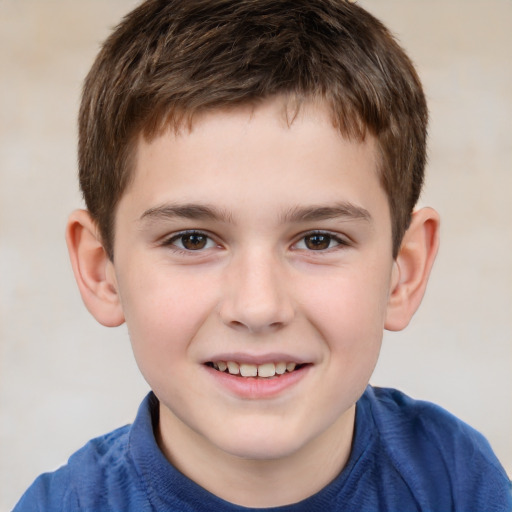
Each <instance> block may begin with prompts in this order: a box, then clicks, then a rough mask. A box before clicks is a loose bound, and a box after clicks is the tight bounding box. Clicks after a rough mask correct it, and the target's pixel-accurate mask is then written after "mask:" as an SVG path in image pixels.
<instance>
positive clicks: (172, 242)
mask: <svg viewBox="0 0 512 512" xmlns="http://www.w3.org/2000/svg"><path fill="white" fill-rule="evenodd" d="M187 236H188V237H193V236H196V237H198V238H201V237H204V238H205V240H206V241H205V246H204V247H200V248H199V249H196V250H194V249H187V248H186V247H180V246H178V245H177V244H176V242H177V241H179V240H181V241H182V242H181V243H182V245H183V238H184V237H187ZM314 236H318V237H325V238H326V239H327V243H328V247H326V248H321V249H311V248H308V247H307V246H306V247H297V245H298V244H299V243H301V242H304V241H305V240H306V239H307V238H308V237H314ZM333 241H334V242H336V245H335V246H334V247H329V246H330V245H331V242H333ZM162 245H163V246H164V247H169V248H171V249H172V250H173V251H176V252H179V253H182V254H191V253H202V252H203V251H205V250H206V249H211V248H213V247H214V246H217V247H218V246H219V245H218V244H217V243H216V242H215V241H214V239H213V237H212V236H210V235H209V234H208V233H205V232H204V231H198V230H193V229H192V230H186V231H181V232H179V233H176V234H174V235H172V236H171V237H169V238H167V239H165V240H164V241H163V242H162ZM304 245H305V242H304ZM348 246H350V243H349V242H348V241H347V240H346V239H344V238H341V237H340V236H339V235H336V234H334V233H331V232H329V231H320V230H314V231H309V232H307V233H304V234H302V235H301V237H300V238H299V240H298V241H297V242H295V243H294V244H293V246H292V248H293V250H300V251H307V252H311V253H318V254H322V253H324V254H325V253H327V252H331V251H333V250H336V249H339V248H343V247H348Z"/></svg>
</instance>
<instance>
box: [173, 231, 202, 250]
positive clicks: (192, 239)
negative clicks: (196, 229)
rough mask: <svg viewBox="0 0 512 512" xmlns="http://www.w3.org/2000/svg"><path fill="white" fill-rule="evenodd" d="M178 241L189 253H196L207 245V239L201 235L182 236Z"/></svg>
mask: <svg viewBox="0 0 512 512" xmlns="http://www.w3.org/2000/svg"><path fill="white" fill-rule="evenodd" d="M179 240H181V244H182V245H183V247H184V248H185V249H187V250H189V251H198V250H200V249H204V248H205V247H206V245H207V243H208V237H207V236H206V235H202V234H201V233H191V234H190V235H182V236H181V237H180V238H179Z"/></svg>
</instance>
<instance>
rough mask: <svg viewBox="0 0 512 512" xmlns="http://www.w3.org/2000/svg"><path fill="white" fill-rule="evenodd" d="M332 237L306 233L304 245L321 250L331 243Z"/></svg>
mask: <svg viewBox="0 0 512 512" xmlns="http://www.w3.org/2000/svg"><path fill="white" fill-rule="evenodd" d="M331 240H332V237H331V236H329V235H322V234H316V235H308V236H305V237H304V244H305V246H306V247H307V248H308V249H310V250H312V251H321V250H324V249H328V248H329V246H330V245H331Z"/></svg>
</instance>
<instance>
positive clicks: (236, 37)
mask: <svg viewBox="0 0 512 512" xmlns="http://www.w3.org/2000/svg"><path fill="white" fill-rule="evenodd" d="M426 124H427V109H426V104H425V99H424V95H423V92H422V89H421V85H420V82H419V80H418V78H417V76H416V73H415V71H414V69H413V67H412V65H411V63H410V61H409V60H408V58H407V57H406V56H405V54H404V53H403V51H402V50H401V49H400V48H399V47H398V46H397V44H396V43H395V42H394V40H393V39H392V38H391V37H390V35H389V33H388V32H387V30H386V29H385V28H384V27H383V26H382V25H381V24H380V23H379V22H378V21H377V20H375V19H374V18H373V17H372V16H371V15H369V14H368V13H366V12H365V11H364V10H362V9H361V8H359V7H358V6H357V5H352V4H351V3H348V2H345V1H343V0H307V1H306V0H303V1H301V0H294V1H293V2H285V1H283V2H276V1H275V0H272V1H270V0H247V1H240V0H229V1H228V0H219V1H211V0H202V1H199V0H175V1H156V0H150V1H147V2H145V3H144V4H142V5H141V6H140V7H139V8H137V9H136V10H135V11H133V12H132V13H131V14H129V15H128V16H127V17H126V18H125V20H124V21H123V22H122V24H121V25H120V26H119V27H118V28H117V29H116V31H115V32H114V34H113V35H112V36H111V37H110V38H109V39H108V40H107V42H106V43H105V45H104V47H103V49H102V51H101V52H100V55H99V56H98V59H97V60H96V62H95V64H94V66H93V68H92V69H91V71H90V73H89V75H88V77H87V80H86V83H85V87H84V95H83V101H82V107H81V111H80V144H79V164H80V183H81V187H82V191H83V193H84V197H85V200H86V204H87V208H88V210H87V211H78V212H75V213H74V214H72V216H71V217H70V220H69V223H68V228H67V242H68V247H69V251H70V257H71V261H72V264H73V269H74V271H75V276H76V279H77V283H78V286H79V288H80V291H81V294H82V297H83V300H84V302H85V304H86V306H87V308H88V309H89V311H90V312H91V313H92V314H93V315H94V317H95V318H96V319H97V320H98V321H99V322H100V323H102V324H104V325H107V326H116V325H120V324H121V323H123V322H125V321H126V323H127V326H128V329H129V332H130V338H131V341H132V345H133V349H134V353H135V357H136V360H137V362H138V365H139V367H140V369H141V371H142V373H143V375H144V377H145V378H146V380H147V381H148V383H149V384H150V386H151V388H152V390H153V392H152V393H151V394H150V395H149V396H148V397H147V398H146V400H145V401H144V402H143V404H142V405H141V407H140V410H139V413H138V415H137V418H136V420H135V422H134V424H133V425H132V426H130V427H124V428H122V429H119V430H117V431H115V432H113V433H111V434H108V435H106V436H104V437H102V438H99V439H96V440H93V441H91V442H90V443H89V444H88V445H86V446H85V447H84V448H83V449H82V450H80V451H79V452H77V453H76V454H75V455H73V456H72V457H71V459H70V461H69V463H68V465H67V466H65V467H63V468H61V469H60V470H58V471H57V472H55V473H53V474H48V475H43V476H42V477H40V478H39V479H38V480H36V482H35V483H34V484H33V486H32V487H31V488H30V489H29V490H28V491H27V493H26V494H25V495H24V497H23V498H22V500H21V501H20V503H19V504H18V506H17V508H16V510H34V509H36V510H37V509H40V510H94V511H101V510H123V511H124V510H134V511H135V510H137V511H141V510H176V511H178V510H179V511H187V510H199V511H201V510H205V511H206V510H220V511H222V510H230V511H234V510H245V509H246V508H247V507H249V508H251V509H258V508H263V509H268V510H273V509H277V508H279V510H289V511H315V510H319V511H320V510H322V511H325V510H436V511H437V510H510V508H511V498H510V490H509V482H508V479H507V477H506V475H505V473H504V471H503V469H502V468H501V466H500V465H499V463H498V461H497V460H496V458H495V457H494V455H493V454H492V451H491V450H490V448H489V446H488V445H487V443H486V442H485V440H484V439H483V438H482V437H481V436H480V435H479V434H477V433H475V432H474V431H473V430H472V429H470V428H469V427H467V426H466V425H464V424H462V423H461V422H460V421H458V420H456V419H455V418H453V417H452V416H450V415H449V414H448V413H446V412H444V411H442V410H441V409H439V408H437V407H436V406H433V405H431V404H426V403H422V402H415V401H413V400H411V399H410V398H408V397H406V396H404V395H403V394H401V393H399V392H398V391H394V390H385V389H373V388H371V387H367V384H368V381H369V378H370V375H371V373H372V371H373V368H374V366H375V363H376V360H377V357H378V352H379V349H380V343H381V338H382V332H383V329H384V328H386V329H391V330H399V329H403V328H404V327H405V326H406V325H407V323H408V322H409V320H410V318H411V317H412V315H413V314H414V312H415V311H416V309H417V307H418V306H419V303H420V301H421V299H422V296H423V293H424V290H425V287H426V283H427V279H428V275H429V272H430V269H431V267H432V264H433V261H434V258H435V254H436V251H437V245H438V226H439V219H438V215H437V214H436V212H434V211H433V210H431V209H428V208H426V209H422V210H418V211H415V212H414V213H413V208H414V206H415V204H416V201H417V199H418V196H419V193H420V190H421V185H422V181H423V170H424V165H425V138H426Z"/></svg>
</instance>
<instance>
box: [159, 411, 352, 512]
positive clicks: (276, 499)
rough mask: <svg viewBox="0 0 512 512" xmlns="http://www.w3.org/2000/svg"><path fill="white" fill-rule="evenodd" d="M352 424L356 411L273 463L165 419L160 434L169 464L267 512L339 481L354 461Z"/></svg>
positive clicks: (235, 500)
mask: <svg viewBox="0 0 512 512" xmlns="http://www.w3.org/2000/svg"><path fill="white" fill-rule="evenodd" d="M160 409H161V414H162V412H163V411H162V407H160ZM354 419H355V405H354V406H352V407H351V408H350V409H349V410H348V411H347V412H346V413H345V414H343V416H341V417H340V418H339V419H338V420H337V421H336V422H335V423H334V424H333V425H331V426H330V427H329V429H327V430H326V431H325V432H323V433H321V434H320V435H319V436H318V437H316V438H314V439H313V440H311V441H310V442H308V443H307V444H306V445H304V446H302V447H300V448H299V449H298V450H297V451H295V452H294V453H291V454H288V455H286V456H285V457H281V458H278V459H271V460H265V459H247V458H241V457H238V456H235V455H232V454H229V453H226V452H224V451H223V450H220V449H219V448H217V447H212V446H211V444H210V443H209V442H208V441H207V440H205V439H204V438H203V437H202V436H200V435H199V434H197V433H195V432H193V431H190V430H189V431H188V432H187V427H186V426H183V424H181V425H178V424H176V423H175V424H174V425H173V426H172V428H162V416H161V419H160V422H159V428H158V431H157V433H156V434H157V441H158V444H159V446H160V448H161V450H162V451H163V453H164V455H165V456H166V457H167V459H168V460H169V461H170V462H171V463H172V464H173V465H174V466H175V467H176V468H177V469H178V470H179V471H180V472H181V473H183V474H184V475H186V476H187V477H188V478H190V479H191V480H193V481H194V482H196V483H197V484H199V485H200V486H201V487H203V488H204V489H206V490H207V491H209V492H211V493H212V494H214V495H216V496H218V497H219V498H221V499H224V500H226V501H228V502H230V503H234V504H236V505H241V506H245V507H256V508H266V507H278V506H283V505H288V504H292V503H297V502H299V501H302V500H304V499H306V498H308V497H309V496H312V495H313V494H315V493H317V492H318V491H320V490H321V489H322V488H324V487H325V486H326V485H328V484H329V483H330V482H331V481H332V480H334V479H335V478H336V476H337V475H338V474H339V473H340V472H341V471H342V469H343V468H344V467H345V465H346V463H347V461H348V458H349V456H350V449H351V445H352V438H353V431H354ZM167 426H168V425H166V427H167ZM180 427H181V428H180Z"/></svg>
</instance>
